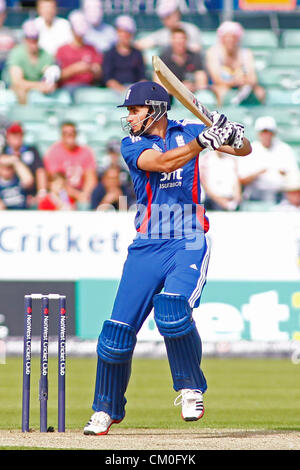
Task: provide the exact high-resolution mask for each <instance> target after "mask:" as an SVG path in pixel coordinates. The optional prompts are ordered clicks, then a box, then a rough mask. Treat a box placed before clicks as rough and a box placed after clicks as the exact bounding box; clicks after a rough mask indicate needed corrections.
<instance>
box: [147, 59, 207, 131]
mask: <svg viewBox="0 0 300 470" xmlns="http://www.w3.org/2000/svg"><path fill="white" fill-rule="evenodd" d="M152 65H153V69H154V71H155V73H156V75H157V77H158V78H159V80H160V81H161V83H162V84H163V85H164V86H165V87H166V89H167V90H168V92H169V93H170V94H171V95H173V96H175V98H177V99H178V101H180V102H181V103H182V104H183V106H185V107H186V108H187V109H189V110H190V111H191V112H192V113H193V114H194V115H195V116H197V117H198V118H199V119H200V120H201V121H202V122H203V123H204V124H205V125H206V126H211V125H212V117H211V113H210V111H209V110H208V109H207V108H206V107H205V106H203V104H201V103H200V102H199V101H198V100H197V98H196V97H195V96H194V95H193V93H192V92H191V91H190V90H188V89H187V88H186V86H185V85H184V84H183V83H182V82H181V81H180V80H179V79H178V78H177V77H176V75H174V73H173V72H171V70H170V69H169V67H167V66H166V64H165V63H164V62H163V61H162V60H161V58H160V57H158V56H157V55H154V56H152Z"/></svg>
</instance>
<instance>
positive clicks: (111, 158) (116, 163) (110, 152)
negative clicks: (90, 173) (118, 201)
mask: <svg viewBox="0 0 300 470" xmlns="http://www.w3.org/2000/svg"><path fill="white" fill-rule="evenodd" d="M107 168H116V169H117V170H118V171H119V172H120V182H121V185H122V188H123V190H124V193H126V196H127V198H128V201H127V204H128V207H130V206H131V205H132V204H135V202H136V196H135V192H134V188H133V183H132V179H131V177H130V174H129V170H128V167H127V165H126V163H125V160H124V158H123V157H122V155H121V142H120V141H119V140H115V139H113V140H110V141H109V142H108V143H107V145H106V155H104V158H103V160H102V165H101V167H100V174H103V172H104V171H105V170H106V169H107Z"/></svg>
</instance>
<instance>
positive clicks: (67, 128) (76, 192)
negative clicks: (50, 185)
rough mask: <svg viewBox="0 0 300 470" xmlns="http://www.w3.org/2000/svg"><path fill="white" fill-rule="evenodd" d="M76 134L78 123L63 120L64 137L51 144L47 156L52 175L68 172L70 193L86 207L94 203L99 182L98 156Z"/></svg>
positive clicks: (48, 169)
mask: <svg viewBox="0 0 300 470" xmlns="http://www.w3.org/2000/svg"><path fill="white" fill-rule="evenodd" d="M76 137H77V131H76V126H75V124H74V123H72V122H64V123H62V125H61V140H60V141H59V142H56V143H54V144H52V145H51V146H50V148H49V149H48V150H47V152H46V154H45V156H44V159H43V160H44V165H45V168H46V170H47V172H48V174H49V175H52V174H54V173H63V174H64V175H65V176H66V178H67V191H68V195H69V196H70V198H71V199H72V201H73V202H74V203H76V207H82V206H86V205H89V204H90V197H91V193H92V191H93V189H94V188H95V186H96V184H97V172H96V159H95V156H94V154H93V152H92V150H91V149H90V148H89V147H88V146H83V145H78V144H77V141H76Z"/></svg>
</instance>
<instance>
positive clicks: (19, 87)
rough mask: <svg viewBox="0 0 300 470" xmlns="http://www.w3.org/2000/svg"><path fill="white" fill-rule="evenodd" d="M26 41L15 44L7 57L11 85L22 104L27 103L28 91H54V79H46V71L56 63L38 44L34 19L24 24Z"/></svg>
mask: <svg viewBox="0 0 300 470" xmlns="http://www.w3.org/2000/svg"><path fill="white" fill-rule="evenodd" d="M23 32H24V42H23V43H22V44H19V45H17V46H15V47H14V48H13V49H12V50H11V51H10V53H9V55H8V58H7V67H8V72H9V78H10V86H11V88H12V89H13V90H14V92H15V93H16V96H17V98H18V101H19V103H20V104H26V101H27V93H28V92H29V91H30V90H38V91H40V92H41V93H46V94H49V93H53V91H54V90H55V89H56V83H55V82H54V81H48V80H45V79H44V78H45V73H46V72H47V69H50V66H53V64H54V58H53V57H52V56H51V55H50V54H48V52H46V51H44V50H43V49H41V48H40V47H39V45H38V39H39V33H38V30H37V28H36V26H35V22H34V20H27V21H25V23H24V24H23Z"/></svg>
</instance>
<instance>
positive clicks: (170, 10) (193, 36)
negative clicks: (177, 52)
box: [135, 0, 202, 52]
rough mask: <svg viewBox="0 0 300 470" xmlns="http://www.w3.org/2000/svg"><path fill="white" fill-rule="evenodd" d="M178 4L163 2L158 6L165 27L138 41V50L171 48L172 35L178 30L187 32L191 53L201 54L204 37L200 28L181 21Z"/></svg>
mask: <svg viewBox="0 0 300 470" xmlns="http://www.w3.org/2000/svg"><path fill="white" fill-rule="evenodd" d="M178 3H179V2H178V0H163V1H161V2H160V3H159V4H158V6H157V14H158V16H159V18H160V20H161V21H162V23H163V26H164V27H163V28H161V29H158V30H157V31H154V32H153V33H150V34H148V35H147V36H145V37H144V38H142V39H139V40H138V41H136V42H135V47H136V48H137V49H139V50H145V49H152V48H154V47H158V48H161V49H164V48H165V47H168V46H170V45H171V33H172V31H173V30H174V29H177V28H180V29H183V30H184V31H185V32H186V35H187V38H188V48H189V50H190V51H193V52H199V51H200V50H201V49H202V37H201V32H200V30H199V28H198V27H197V26H195V25H194V24H193V23H187V22H185V21H181V12H180V9H179V7H178Z"/></svg>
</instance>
